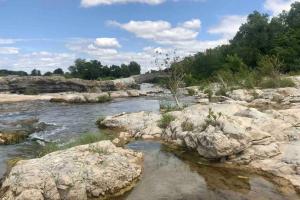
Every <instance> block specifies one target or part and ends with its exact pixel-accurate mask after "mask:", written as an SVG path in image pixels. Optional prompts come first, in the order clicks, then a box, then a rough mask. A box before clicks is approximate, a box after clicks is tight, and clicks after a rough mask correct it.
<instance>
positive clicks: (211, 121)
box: [202, 108, 222, 130]
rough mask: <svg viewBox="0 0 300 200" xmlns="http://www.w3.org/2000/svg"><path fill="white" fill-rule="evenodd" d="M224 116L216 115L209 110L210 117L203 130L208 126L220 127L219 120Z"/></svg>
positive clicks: (206, 120)
mask: <svg viewBox="0 0 300 200" xmlns="http://www.w3.org/2000/svg"><path fill="white" fill-rule="evenodd" d="M221 116H222V113H221V112H219V113H215V112H214V111H213V110H212V109H211V108H209V110H208V115H207V117H206V119H205V124H204V125H203V126H202V130H205V129H206V128H207V127H208V126H210V125H211V126H219V125H220V123H219V119H220V117H221Z"/></svg>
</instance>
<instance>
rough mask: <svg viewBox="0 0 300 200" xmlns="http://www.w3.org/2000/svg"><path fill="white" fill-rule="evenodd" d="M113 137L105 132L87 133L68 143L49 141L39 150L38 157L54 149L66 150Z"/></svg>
mask: <svg viewBox="0 0 300 200" xmlns="http://www.w3.org/2000/svg"><path fill="white" fill-rule="evenodd" d="M108 139H112V137H110V136H109V135H108V134H105V133H101V134H100V133H86V134H83V135H82V136H80V137H78V138H77V139H75V140H74V141H72V142H70V143H66V144H59V143H52V142H51V143H48V144H46V146H44V147H43V148H42V149H41V150H40V151H39V152H38V157H42V156H44V155H46V154H49V153H51V152H54V151H59V150H64V149H68V148H71V147H75V146H79V145H85V144H91V143H94V142H98V141H101V140H108Z"/></svg>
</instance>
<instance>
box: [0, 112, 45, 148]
mask: <svg viewBox="0 0 300 200" xmlns="http://www.w3.org/2000/svg"><path fill="white" fill-rule="evenodd" d="M47 126H48V125H47V124H46V123H43V122H39V120H38V119H36V118H30V119H25V120H19V121H16V122H0V145H1V144H6V145H7V144H16V143H19V142H21V141H23V140H25V139H26V138H27V137H28V136H29V135H30V134H32V133H34V132H39V131H42V130H44V129H45V128H46V127H47Z"/></svg>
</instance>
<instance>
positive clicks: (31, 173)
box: [0, 141, 143, 200]
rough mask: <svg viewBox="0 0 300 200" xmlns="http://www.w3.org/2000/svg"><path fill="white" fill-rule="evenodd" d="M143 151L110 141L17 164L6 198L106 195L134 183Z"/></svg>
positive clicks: (4, 190) (3, 192)
mask: <svg viewBox="0 0 300 200" xmlns="http://www.w3.org/2000/svg"><path fill="white" fill-rule="evenodd" d="M142 158H143V155H142V153H136V152H134V151H132V150H125V149H122V148H117V147H116V146H114V145H113V144H112V143H111V142H110V141H101V142H98V143H94V144H89V145H82V146H77V147H73V148H70V149H67V150H62V151H57V152H53V153H50V154H48V155H46V156H44V157H42V158H37V159H31V160H22V161H19V162H18V163H17V164H16V166H14V167H13V168H12V169H11V171H10V173H9V175H8V177H7V178H6V179H5V181H4V183H3V185H2V189H1V191H0V198H1V199H3V200H29V199H36V200H38V199H39V200H44V199H45V200H46V199H47V200H60V199H65V200H73V199H81V200H84V199H91V198H96V199H104V198H107V197H112V196H117V195H120V194H122V193H124V192H125V191H128V190H129V189H131V188H132V187H133V186H134V183H135V181H136V180H137V179H138V178H139V176H140V175H141V173H142V164H141V163H142Z"/></svg>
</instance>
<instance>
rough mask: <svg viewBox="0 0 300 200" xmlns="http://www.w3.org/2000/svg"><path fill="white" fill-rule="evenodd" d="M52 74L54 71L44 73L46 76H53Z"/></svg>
mask: <svg viewBox="0 0 300 200" xmlns="http://www.w3.org/2000/svg"><path fill="white" fill-rule="evenodd" d="M51 75H52V72H46V73H45V74H44V76H51Z"/></svg>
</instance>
